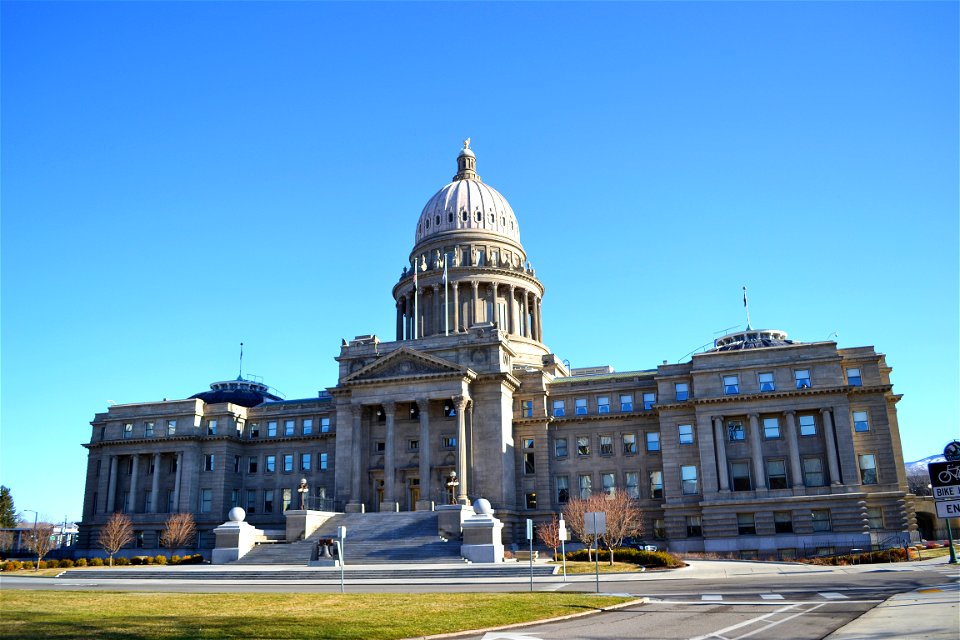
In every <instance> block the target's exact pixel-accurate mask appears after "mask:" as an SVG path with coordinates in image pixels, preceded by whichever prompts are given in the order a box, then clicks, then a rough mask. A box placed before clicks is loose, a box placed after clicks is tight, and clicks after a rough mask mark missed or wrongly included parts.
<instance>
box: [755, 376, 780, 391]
mask: <svg viewBox="0 0 960 640" xmlns="http://www.w3.org/2000/svg"><path fill="white" fill-rule="evenodd" d="M757 382H759V383H760V391H776V389H777V385H776V384H775V383H774V381H773V374H772V373H758V374H757Z"/></svg>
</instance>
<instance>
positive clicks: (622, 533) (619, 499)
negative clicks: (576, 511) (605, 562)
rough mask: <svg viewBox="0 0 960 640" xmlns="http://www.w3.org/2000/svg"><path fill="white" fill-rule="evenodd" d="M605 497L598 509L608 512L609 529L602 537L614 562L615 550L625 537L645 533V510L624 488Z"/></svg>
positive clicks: (611, 562) (611, 561) (611, 560)
mask: <svg viewBox="0 0 960 640" xmlns="http://www.w3.org/2000/svg"><path fill="white" fill-rule="evenodd" d="M604 498H605V499H604V500H602V508H600V509H598V511H603V512H604V513H606V514H607V530H606V533H604V534H602V535H601V536H600V539H601V540H602V541H603V544H604V545H605V546H606V547H607V549H609V550H610V564H613V550H614V549H615V548H617V547H619V546H621V545H622V544H623V540H624V538H628V537H630V536H641V535H643V512H642V511H641V510H640V507H639V506H637V501H636V500H634V499H633V498H631V497H630V496H628V495H627V492H626V491H623V490H622V489H617V490H616V491H615V492H613V494H610V495H607V496H604Z"/></svg>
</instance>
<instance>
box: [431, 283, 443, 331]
mask: <svg viewBox="0 0 960 640" xmlns="http://www.w3.org/2000/svg"><path fill="white" fill-rule="evenodd" d="M430 324H431V325H432V326H431V327H430V328H431V330H432V333H433V334H434V335H439V334H441V333H443V318H441V316H440V285H438V284H435V285H433V322H432V323H430Z"/></svg>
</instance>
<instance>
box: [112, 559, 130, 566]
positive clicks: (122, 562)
mask: <svg viewBox="0 0 960 640" xmlns="http://www.w3.org/2000/svg"><path fill="white" fill-rule="evenodd" d="M113 564H115V565H116V566H118V567H125V566H127V565H129V564H130V558H114V559H113Z"/></svg>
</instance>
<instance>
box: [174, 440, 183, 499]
mask: <svg viewBox="0 0 960 640" xmlns="http://www.w3.org/2000/svg"><path fill="white" fill-rule="evenodd" d="M182 477H183V451H177V472H176V473H175V474H174V476H173V512H174V513H179V512H180V479H181V478H182Z"/></svg>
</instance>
